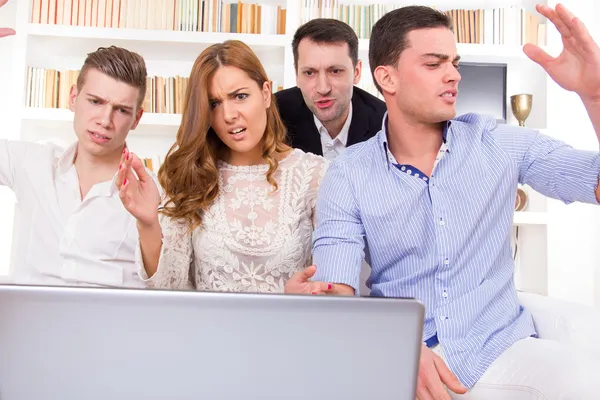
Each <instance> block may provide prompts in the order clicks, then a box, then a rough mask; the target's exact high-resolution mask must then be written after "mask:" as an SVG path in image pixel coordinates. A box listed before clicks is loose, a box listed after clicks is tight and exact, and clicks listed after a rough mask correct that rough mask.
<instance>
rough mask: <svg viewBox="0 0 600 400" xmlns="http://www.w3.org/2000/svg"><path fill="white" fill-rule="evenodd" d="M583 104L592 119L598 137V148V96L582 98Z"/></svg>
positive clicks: (599, 119) (599, 115)
mask: <svg viewBox="0 0 600 400" xmlns="http://www.w3.org/2000/svg"><path fill="white" fill-rule="evenodd" d="M582 100H583V105H584V106H585V109H586V111H587V113H588V116H589V117H590V121H592V126H593V127H594V131H595V132H596V137H597V138H598V146H599V149H600V97H596V98H594V99H582Z"/></svg>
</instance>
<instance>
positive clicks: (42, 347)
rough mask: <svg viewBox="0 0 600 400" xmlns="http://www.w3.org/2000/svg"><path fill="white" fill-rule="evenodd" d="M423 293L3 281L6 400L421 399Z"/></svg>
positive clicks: (1, 372)
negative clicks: (418, 297) (331, 293)
mask: <svg viewBox="0 0 600 400" xmlns="http://www.w3.org/2000/svg"><path fill="white" fill-rule="evenodd" d="M423 313H424V309H423V306H422V304H421V303H419V302H417V301H414V300H404V299H382V298H358V297H326V296H291V295H258V294H222V293H206V292H204V293H202V292H183V291H166V290H143V289H142V290H123V289H96V288H59V287H34V286H10V285H4V286H2V285H0V327H1V328H0V400H32V399H44V400H58V399H60V400H70V399H77V400H81V399H86V400H95V399H102V400H106V399H111V400H117V399H127V400H131V399H144V400H150V399H211V400H212V399H224V400H234V399H235V400H240V399H257V400H258V399H260V400H266V399H273V400H275V399H277V400H281V399H303V400H305V399H311V400H321V399H323V400H325V399H327V400H331V399H345V400H347V399H377V400H387V399H395V400H404V399H406V400H409V399H410V400H414V399H415V388H416V380H417V371H418V359H419V355H420V349H421V332H422V326H423Z"/></svg>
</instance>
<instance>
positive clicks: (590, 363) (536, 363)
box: [433, 337, 600, 400]
mask: <svg viewBox="0 0 600 400" xmlns="http://www.w3.org/2000/svg"><path fill="white" fill-rule="evenodd" d="M589 339H590V340H597V338H595V337H590V338H589ZM433 351H434V352H435V353H437V354H438V355H440V356H441V357H442V358H444V356H443V351H442V349H441V346H439V345H438V346H435V347H434V348H433ZM599 385H600V360H599V359H594V358H593V357H592V356H589V355H587V354H585V353H584V352H582V351H580V350H578V349H576V348H573V347H571V346H568V345H564V344H561V343H560V342H557V341H553V340H544V339H536V338H527V339H523V340H520V341H518V342H516V343H515V344H514V345H512V346H511V347H509V348H508V349H507V350H506V351H505V352H504V353H503V354H502V355H501V356H500V357H499V358H498V359H497V360H496V361H495V362H494V363H492V365H491V366H490V367H489V368H488V370H487V371H486V372H485V373H484V374H483V376H482V377H481V378H480V379H479V381H478V382H477V384H475V386H473V387H472V388H471V389H470V390H469V392H468V393H467V394H464V395H456V394H452V393H451V395H452V398H453V399H455V400H467V399H468V400H482V399H485V400H499V399H510V400H588V399H589V400H594V399H600V388H599V387H600V386H599Z"/></svg>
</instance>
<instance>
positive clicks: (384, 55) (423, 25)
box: [369, 6, 454, 93]
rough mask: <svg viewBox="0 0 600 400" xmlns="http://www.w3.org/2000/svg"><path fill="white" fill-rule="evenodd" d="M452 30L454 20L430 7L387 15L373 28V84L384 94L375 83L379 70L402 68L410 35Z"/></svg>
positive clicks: (398, 11) (405, 8)
mask: <svg viewBox="0 0 600 400" xmlns="http://www.w3.org/2000/svg"><path fill="white" fill-rule="evenodd" d="M440 27H441V28H448V29H450V30H453V29H454V28H453V26H452V20H451V19H450V18H449V17H448V16H447V15H446V14H444V13H443V12H441V11H438V10H436V9H433V8H431V7H426V6H406V7H401V8H398V9H396V10H392V11H390V12H388V13H386V14H384V15H383V16H382V17H381V18H379V20H378V21H377V22H376V23H375V25H373V29H372V30H371V39H370V42H371V43H372V44H373V43H376V44H377V45H376V46H375V45H371V46H369V66H370V67H371V75H372V76H373V83H374V84H375V87H377V90H379V92H380V93H381V87H380V86H379V84H378V83H377V80H376V79H375V69H377V67H379V66H380V65H393V66H396V65H397V64H398V59H399V58H400V54H401V53H402V52H403V51H404V49H406V48H407V47H408V46H409V43H408V39H407V37H408V34H409V33H410V32H412V31H414V30H416V29H429V28H440Z"/></svg>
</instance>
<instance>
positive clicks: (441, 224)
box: [440, 218, 446, 226]
mask: <svg viewBox="0 0 600 400" xmlns="http://www.w3.org/2000/svg"><path fill="white" fill-rule="evenodd" d="M444 225H446V223H445V222H444V220H443V219H441V218H440V226H444Z"/></svg>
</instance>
